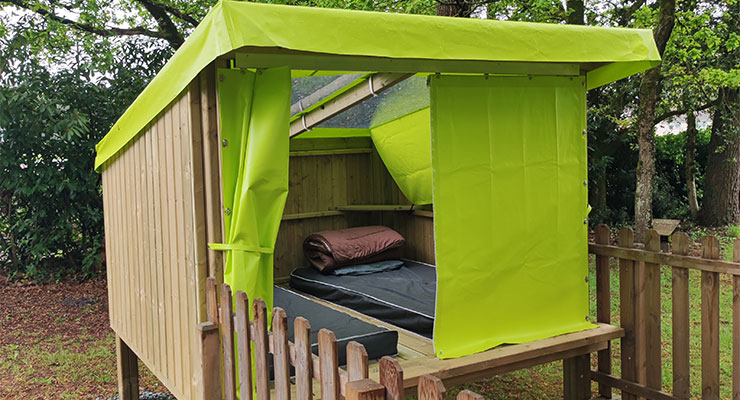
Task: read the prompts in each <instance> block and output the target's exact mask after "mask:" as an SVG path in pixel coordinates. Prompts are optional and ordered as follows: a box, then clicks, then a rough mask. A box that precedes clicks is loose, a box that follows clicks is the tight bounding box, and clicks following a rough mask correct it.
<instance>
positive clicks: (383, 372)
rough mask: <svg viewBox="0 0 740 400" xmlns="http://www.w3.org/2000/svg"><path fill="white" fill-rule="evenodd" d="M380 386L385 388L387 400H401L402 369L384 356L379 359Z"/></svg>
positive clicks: (402, 397) (402, 394) (394, 361)
mask: <svg viewBox="0 0 740 400" xmlns="http://www.w3.org/2000/svg"><path fill="white" fill-rule="evenodd" d="M380 384H381V385H383V386H384V387H385V390H386V394H385V397H386V399H387V400H403V399H404V389H403V369H402V368H401V364H399V363H398V361H396V360H394V359H392V358H390V357H388V356H385V357H383V358H381V359H380Z"/></svg>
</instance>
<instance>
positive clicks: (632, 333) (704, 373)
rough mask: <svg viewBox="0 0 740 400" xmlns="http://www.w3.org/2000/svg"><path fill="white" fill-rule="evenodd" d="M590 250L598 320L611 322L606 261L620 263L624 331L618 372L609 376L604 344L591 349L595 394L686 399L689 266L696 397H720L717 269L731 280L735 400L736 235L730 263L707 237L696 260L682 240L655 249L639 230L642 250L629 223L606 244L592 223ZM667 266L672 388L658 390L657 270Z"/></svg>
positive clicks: (739, 288) (739, 395) (738, 381)
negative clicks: (694, 301) (695, 313)
mask: <svg viewBox="0 0 740 400" xmlns="http://www.w3.org/2000/svg"><path fill="white" fill-rule="evenodd" d="M595 242H596V243H592V244H590V245H589V252H590V253H593V254H595V255H596V303H597V319H598V321H599V322H604V323H610V322H611V308H610V307H611V303H610V300H611V295H612V294H611V290H610V275H609V263H610V258H612V257H613V258H617V259H618V262H619V300H620V304H619V312H620V319H621V326H622V328H624V329H625V336H624V338H623V339H622V342H621V365H622V367H621V368H622V377H621V378H619V377H616V376H613V375H612V372H611V367H612V359H611V347H610V348H609V349H606V350H603V351H600V352H599V353H598V368H597V370H596V371H592V372H591V378H592V380H594V381H596V382H598V383H599V394H600V395H601V396H602V397H605V398H611V393H612V388H617V389H620V390H622V393H623V398H624V399H626V400H632V399H636V398H638V396H639V397H640V398H646V399H656V400H664V399H680V400H683V399H689V398H690V396H691V395H690V388H691V379H690V364H691V360H690V358H689V339H690V330H689V327H690V325H689V270H692V269H693V270H697V271H701V395H702V399H705V400H715V399H716V400H718V399H719V398H720V392H719V389H720V387H719V386H720V384H719V381H720V362H719V360H720V344H719V338H720V336H719V328H720V302H719V292H720V274H727V275H729V276H730V278H731V280H732V288H733V298H732V299H733V300H732V308H733V310H732V315H733V318H732V331H733V334H732V337H733V343H732V360H733V362H732V364H733V365H732V399H740V337H739V336H738V335H740V263H738V261H740V240H737V241H735V244H734V252H733V255H734V258H733V259H734V262H728V261H723V260H720V251H719V241H718V240H717V239H716V238H715V237H712V236H707V237H705V238H704V240H703V241H702V249H701V253H702V255H701V257H695V256H690V255H689V243H690V242H689V238H688V236H687V235H686V234H685V233H680V232H679V233H676V234H674V235H673V236H672V238H671V243H672V247H673V249H672V251H671V252H661V250H660V248H661V245H660V236H658V234H657V232H655V231H652V230H651V231H648V232H647V233H646V235H645V241H644V247H643V248H637V247H636V246H635V240H634V234H633V232H632V230H631V229H629V228H622V229H621V230H620V231H619V238H618V245H616V246H613V245H610V231H609V228H608V227H606V226H604V225H599V226H598V227H597V228H596V231H595ZM662 266H666V267H670V268H671V269H672V280H671V285H672V293H671V296H672V298H671V302H672V304H671V305H672V307H671V309H672V311H671V312H672V324H673V326H672V346H673V393H672V394H669V393H666V392H664V391H662V369H661V362H662V349H661V344H662V342H661V280H660V278H661V267H662Z"/></svg>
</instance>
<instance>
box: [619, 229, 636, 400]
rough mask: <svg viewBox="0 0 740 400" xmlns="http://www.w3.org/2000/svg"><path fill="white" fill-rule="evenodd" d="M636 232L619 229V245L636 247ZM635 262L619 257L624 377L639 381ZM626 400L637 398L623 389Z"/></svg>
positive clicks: (631, 380)
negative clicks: (636, 347)
mask: <svg viewBox="0 0 740 400" xmlns="http://www.w3.org/2000/svg"><path fill="white" fill-rule="evenodd" d="M634 244H635V234H634V232H633V231H632V229H630V228H622V229H620V230H619V247H627V248H629V247H634ZM635 297H636V296H635V262H634V261H632V260H629V259H625V258H620V259H619V313H620V315H621V321H622V322H621V323H622V328H624V337H623V338H622V378H624V379H626V380H628V381H630V382H637V359H636V356H637V354H636V349H635V345H636V343H635V342H636V336H637V331H636V329H635V328H636V315H635V303H636V298H635ZM622 398H623V399H624V400H636V397H635V396H634V395H633V394H630V393H627V392H624V391H622Z"/></svg>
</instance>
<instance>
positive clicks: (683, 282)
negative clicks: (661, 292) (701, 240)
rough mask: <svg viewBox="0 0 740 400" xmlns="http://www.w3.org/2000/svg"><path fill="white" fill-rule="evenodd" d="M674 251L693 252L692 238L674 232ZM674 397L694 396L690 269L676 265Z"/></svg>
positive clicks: (673, 290)
mask: <svg viewBox="0 0 740 400" xmlns="http://www.w3.org/2000/svg"><path fill="white" fill-rule="evenodd" d="M671 242H673V252H674V253H675V254H678V255H687V254H688V253H689V237H688V235H686V234H685V233H683V232H676V233H675V234H673V238H672V240H671ZM671 301H672V304H673V306H672V309H673V316H672V320H673V396H675V397H676V398H678V399H681V400H688V399H689V398H690V397H691V391H690V387H691V376H690V374H689V372H690V359H689V336H690V335H689V270H688V269H687V268H681V267H673V284H672V299H671Z"/></svg>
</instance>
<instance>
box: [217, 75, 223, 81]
mask: <svg viewBox="0 0 740 400" xmlns="http://www.w3.org/2000/svg"><path fill="white" fill-rule="evenodd" d="M218 81H219V82H223V81H224V74H219V75H218Z"/></svg>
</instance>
